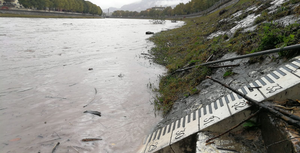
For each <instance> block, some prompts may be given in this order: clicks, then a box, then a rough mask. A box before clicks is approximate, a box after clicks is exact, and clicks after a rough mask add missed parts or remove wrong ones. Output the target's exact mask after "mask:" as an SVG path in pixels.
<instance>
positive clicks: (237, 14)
mask: <svg viewBox="0 0 300 153" xmlns="http://www.w3.org/2000/svg"><path fill="white" fill-rule="evenodd" d="M242 13H243V11H238V12H236V13H234V14H232V16H231V18H236V17H238V16H240V15H242Z"/></svg>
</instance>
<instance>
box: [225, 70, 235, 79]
mask: <svg viewBox="0 0 300 153" xmlns="http://www.w3.org/2000/svg"><path fill="white" fill-rule="evenodd" d="M233 74H234V73H233V72H232V70H228V71H226V72H225V73H224V75H223V77H224V78H225V77H228V76H231V75H233Z"/></svg>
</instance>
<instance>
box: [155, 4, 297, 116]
mask: <svg viewBox="0 0 300 153" xmlns="http://www.w3.org/2000/svg"><path fill="white" fill-rule="evenodd" d="M262 3H263V2H261V1H255V0H240V1H239V2H238V3H237V4H235V5H231V6H228V7H226V8H224V9H226V10H227V11H225V12H224V13H221V15H219V11H221V10H218V11H216V12H213V13H211V14H208V15H205V16H202V17H199V18H192V19H185V22H186V24H185V25H184V26H183V27H181V28H178V29H173V30H170V31H164V32H161V33H157V34H155V35H154V36H153V37H151V38H150V40H151V41H153V42H154V43H155V44H156V47H154V48H152V49H151V50H150V51H149V52H150V53H151V54H152V55H154V57H155V58H154V59H153V60H154V62H156V63H158V64H161V65H164V66H166V68H167V69H168V74H167V75H165V76H162V77H161V78H160V83H159V87H158V88H157V89H156V91H158V92H159V95H158V96H157V97H156V100H155V102H154V103H155V108H156V109H157V110H161V111H162V112H163V113H164V114H166V113H168V112H169V110H170V109H171V108H172V105H173V104H174V102H175V101H176V100H178V99H180V98H184V97H187V96H189V95H193V94H196V93H198V92H199V91H198V90H196V89H197V85H199V84H200V83H201V81H203V80H204V79H205V76H207V75H210V74H211V73H212V70H211V69H210V68H208V67H205V66H201V67H200V66H199V67H195V68H193V69H191V70H189V71H185V72H181V73H173V72H175V71H176V70H177V69H181V68H185V67H188V66H192V65H198V64H200V63H203V62H205V61H206V60H207V58H208V57H209V56H210V55H212V54H213V55H214V58H213V59H212V60H216V59H218V58H220V57H222V56H223V55H224V54H226V53H228V52H237V53H238V54H248V53H252V52H258V51H261V50H264V49H269V48H275V47H282V46H286V45H291V44H297V43H300V42H299V40H300V25H299V24H292V25H290V26H287V27H283V26H282V25H280V24H273V23H272V21H271V23H264V24H259V25H258V26H257V28H256V30H255V31H253V32H246V33H242V32H241V31H242V29H240V30H239V31H238V32H237V33H235V34H234V37H229V36H228V35H220V36H219V37H215V38H213V39H210V40H208V39H206V38H207V36H209V35H210V34H211V33H213V32H216V31H218V30H219V29H222V30H229V29H231V28H232V27H234V26H235V24H234V23H232V22H222V23H221V24H220V23H219V21H220V20H221V19H224V18H229V17H230V16H231V15H232V14H233V13H235V12H238V11H240V10H244V9H247V8H249V7H250V6H252V5H257V6H258V5H261V4H262ZM265 3H269V2H265ZM267 6H269V4H266V5H265V8H267ZM286 7H287V6H286ZM222 10H223V9H222ZM263 11H264V9H260V10H258V11H256V12H255V13H256V14H263V15H264V16H269V17H270V18H272V17H273V16H272V15H268V14H266V12H263ZM283 11H285V10H284V9H283ZM297 11H298V9H297V10H296V11H293V12H297ZM253 13H254V12H253ZM275 15H276V14H275ZM275 15H274V16H275ZM265 20H268V19H265ZM261 22H262V21H260V22H258V23H261ZM295 52H296V53H297V51H294V52H292V55H287V54H286V53H281V55H282V56H293V55H295ZM259 58H260V59H261V58H262V57H259ZM252 61H253V60H252Z"/></svg>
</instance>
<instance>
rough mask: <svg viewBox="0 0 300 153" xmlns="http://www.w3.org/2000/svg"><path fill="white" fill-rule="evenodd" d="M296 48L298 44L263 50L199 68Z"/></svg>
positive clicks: (213, 62) (212, 62) (298, 46)
mask: <svg viewBox="0 0 300 153" xmlns="http://www.w3.org/2000/svg"><path fill="white" fill-rule="evenodd" d="M298 48H299V49H300V44H297V45H291V46H286V47H284V48H275V49H270V50H265V51H261V52H257V53H252V54H247V55H242V56H237V57H233V58H228V59H223V60H217V61H211V62H207V63H202V64H200V66H204V65H210V64H215V63H221V62H226V61H232V60H236V59H242V58H247V57H253V56H259V55H264V54H271V53H276V52H280V51H285V50H292V49H298Z"/></svg>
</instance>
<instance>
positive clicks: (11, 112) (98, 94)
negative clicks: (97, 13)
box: [0, 18, 183, 153]
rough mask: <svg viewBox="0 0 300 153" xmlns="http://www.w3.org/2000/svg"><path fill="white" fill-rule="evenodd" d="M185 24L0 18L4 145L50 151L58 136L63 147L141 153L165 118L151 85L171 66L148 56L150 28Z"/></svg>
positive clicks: (62, 150)
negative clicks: (156, 106) (157, 112)
mask: <svg viewBox="0 0 300 153" xmlns="http://www.w3.org/2000/svg"><path fill="white" fill-rule="evenodd" d="M182 25H183V23H182V22H178V23H171V22H170V21H167V22H166V24H163V25H161V24H158V25H154V24H151V23H150V22H149V21H148V20H134V19H131V20H129V19H127V20H126V19H29V18H0V80H1V81H0V87H1V88H0V114H1V115H0V131H1V132H0V141H1V142H0V150H1V152H3V153H8V152H9V153H19V152H32V153H34V152H35V153H37V152H40V153H44V152H51V151H52V149H53V147H54V146H55V145H56V144H57V143H58V142H59V143H60V144H59V145H58V147H57V148H56V151H55V152H56V153H66V152H75V153H76V152H80V153H82V152H95V153H126V152H127V153H133V152H136V151H137V150H138V148H139V147H140V146H141V144H142V141H143V139H144V137H145V136H146V135H147V134H148V133H150V131H151V130H152V128H153V127H154V126H155V125H156V123H158V122H159V121H160V120H161V117H159V116H156V117H155V115H154V109H153V108H154V107H153V105H152V104H151V101H152V100H153V96H154V94H153V93H152V90H151V89H149V88H148V87H147V84H148V85H149V83H153V84H155V85H157V83H158V76H159V75H162V74H163V73H164V72H165V71H166V70H165V69H164V67H162V66H160V65H157V64H154V63H152V62H151V61H150V60H149V59H145V58H143V56H141V53H147V51H148V50H149V49H150V48H151V47H153V43H152V42H149V41H147V40H146V39H147V38H149V37H150V36H149V35H145V32H146V31H153V32H159V31H162V30H167V29H172V28H176V27H180V26H182ZM87 110H89V111H99V112H101V117H99V116H96V115H92V114H89V113H84V111H87ZM85 138H99V139H102V140H99V141H89V142H83V141H82V139H85Z"/></svg>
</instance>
